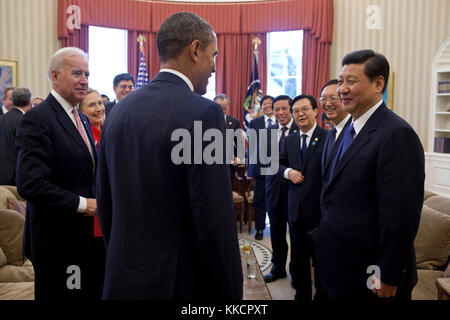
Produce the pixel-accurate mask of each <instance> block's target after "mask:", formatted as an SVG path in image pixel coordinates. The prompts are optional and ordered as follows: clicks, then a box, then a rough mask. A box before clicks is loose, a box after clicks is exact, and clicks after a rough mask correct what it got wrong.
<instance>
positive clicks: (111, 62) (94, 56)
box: [89, 26, 128, 101]
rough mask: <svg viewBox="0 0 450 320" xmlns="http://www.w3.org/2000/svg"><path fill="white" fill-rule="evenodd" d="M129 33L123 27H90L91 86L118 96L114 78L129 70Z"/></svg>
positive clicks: (112, 98) (113, 97) (102, 92)
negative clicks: (115, 90)
mask: <svg viewBox="0 0 450 320" xmlns="http://www.w3.org/2000/svg"><path fill="white" fill-rule="evenodd" d="M127 54H128V33H127V31H126V30H122V29H112V28H101V27H93V26H90V27H89V72H90V76H89V87H90V88H92V89H95V90H97V91H98V92H99V93H100V94H106V95H107V96H108V97H109V99H110V100H111V101H112V100H114V99H115V98H116V95H115V93H114V90H113V80H114V77H115V76H116V75H118V74H119V73H125V72H128V58H127Z"/></svg>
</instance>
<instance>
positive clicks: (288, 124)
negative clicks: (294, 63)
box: [264, 95, 298, 282]
mask: <svg viewBox="0 0 450 320" xmlns="http://www.w3.org/2000/svg"><path fill="white" fill-rule="evenodd" d="M272 105H273V111H274V113H275V118H276V119H277V123H276V124H275V125H272V126H271V127H269V128H268V131H269V132H268V134H269V135H270V134H271V132H276V133H277V138H278V146H279V150H280V151H281V150H283V148H284V145H285V141H286V137H287V136H288V135H289V134H291V133H295V132H297V131H298V127H297V125H296V124H295V122H294V120H293V119H292V99H291V98H290V97H288V96H285V95H281V96H278V97H276V98H275V99H274V100H273V104H272ZM273 129H275V130H273ZM271 141H272V139H271V137H270V136H269V137H268V138H267V142H268V147H267V150H271V149H272V148H271V145H270V142H271ZM271 158H272V160H275V158H277V157H275V156H273V157H272V156H271ZM277 160H278V159H277ZM287 202H288V181H287V180H286V179H283V175H282V174H280V173H279V172H277V173H276V174H273V175H268V176H266V207H267V211H268V213H269V219H270V241H271V243H272V269H271V270H270V273H269V274H267V275H265V276H264V280H265V281H266V282H273V281H275V280H278V279H281V278H286V276H287V275H286V260H287V253H288V244H287V241H286V225H287V219H288V218H287V215H288V212H287V211H288V207H287Z"/></svg>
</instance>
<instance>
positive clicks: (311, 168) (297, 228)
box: [280, 126, 327, 300]
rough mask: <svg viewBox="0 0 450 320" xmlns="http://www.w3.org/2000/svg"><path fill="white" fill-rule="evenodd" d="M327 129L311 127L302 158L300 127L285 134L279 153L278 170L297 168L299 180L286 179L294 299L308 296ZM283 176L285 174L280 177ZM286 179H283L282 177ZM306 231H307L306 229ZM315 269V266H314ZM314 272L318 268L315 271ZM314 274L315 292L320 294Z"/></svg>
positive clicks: (281, 171) (282, 172)
mask: <svg viewBox="0 0 450 320" xmlns="http://www.w3.org/2000/svg"><path fill="white" fill-rule="evenodd" d="M326 133H327V131H326V130H325V129H323V128H321V127H319V126H316V128H315V129H314V131H313V134H312V137H310V141H309V145H308V148H307V152H306V158H305V159H304V161H302V159H301V147H300V146H301V137H300V136H301V131H297V133H295V134H291V135H290V136H288V137H287V138H286V144H285V148H284V149H283V151H282V153H281V155H280V174H284V171H285V170H286V169H287V168H292V169H294V170H297V171H300V172H301V173H302V175H303V176H304V180H303V182H302V183H299V184H294V183H292V182H291V181H289V197H288V220H289V231H290V235H291V263H290V268H289V269H290V273H291V276H292V284H293V286H294V288H295V289H296V291H297V293H296V299H303V300H311V297H312V288H311V271H310V270H311V264H310V258H312V259H313V262H314V263H315V260H316V259H315V243H314V241H315V239H313V235H314V232H313V230H314V229H315V228H317V226H318V225H319V221H320V216H321V213H320V189H321V187H322V170H321V162H320V160H321V157H322V149H323V145H324V141H325V136H326ZM283 179H284V178H283ZM284 180H286V179H284ZM308 232H309V233H308ZM315 271H317V268H315ZM315 274H316V275H317V272H315ZM315 278H316V282H315V284H316V293H318V294H322V290H321V287H320V283H319V281H317V276H316V277H315Z"/></svg>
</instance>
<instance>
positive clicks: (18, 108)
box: [13, 107, 25, 114]
mask: <svg viewBox="0 0 450 320" xmlns="http://www.w3.org/2000/svg"><path fill="white" fill-rule="evenodd" d="M13 108H14V109H17V110H20V112H22V113H23V114H25V111H23V110H22V109H21V108H17V107H13Z"/></svg>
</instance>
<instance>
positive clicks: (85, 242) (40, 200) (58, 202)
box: [16, 94, 101, 299]
mask: <svg viewBox="0 0 450 320" xmlns="http://www.w3.org/2000/svg"><path fill="white" fill-rule="evenodd" d="M79 115H80V118H81V120H82V123H83V126H84V129H85V131H86V133H87V136H88V140H89V143H90V144H91V147H92V148H93V150H94V159H93V158H92V156H91V154H90V152H89V149H88V148H87V146H86V144H85V143H84V141H83V139H82V137H81V135H80V133H79V132H78V130H77V128H76V126H75V125H74V123H73V122H72V120H71V119H70V117H69V116H68V114H67V113H66V111H65V110H64V109H63V107H62V106H61V105H60V103H59V102H58V101H57V100H56V99H55V98H54V97H53V95H52V94H50V95H49V96H48V97H47V99H45V100H44V101H43V102H42V103H40V104H39V105H38V106H36V107H34V108H32V109H31V110H30V111H28V112H27V113H26V114H25V115H24V116H23V118H22V121H21V122H20V124H19V127H18V128H17V137H16V146H17V149H18V161H17V170H16V182H17V189H18V192H19V194H20V195H21V196H22V197H24V198H25V199H26V200H27V214H26V218H25V231H24V241H23V246H24V254H25V255H26V256H27V257H28V258H29V259H30V260H31V262H32V263H33V267H34V269H35V275H36V283H35V284H36V292H35V295H36V298H37V299H55V298H56V299H61V298H66V297H80V298H98V299H99V298H100V295H96V294H97V292H98V291H101V288H100V289H98V288H95V285H94V283H95V281H94V280H93V279H95V274H92V273H91V271H92V270H93V268H92V265H91V264H92V263H93V262H92V261H93V260H92V259H91V258H92V256H93V255H94V254H95V252H94V251H95V249H94V229H93V222H94V218H93V217H87V216H83V214H82V213H77V209H78V205H79V201H80V200H79V199H80V198H79V197H80V196H82V197H85V198H94V197H95V194H94V190H93V184H94V178H95V164H96V160H97V158H96V153H95V150H96V149H95V143H94V139H93V137H92V134H91V131H90V126H89V122H88V120H87V118H86V117H85V116H84V115H83V114H82V113H80V112H79ZM70 266H77V267H79V270H80V275H81V289H72V290H71V289H70V288H68V286H67V283H68V282H71V281H70V280H69V281H68V278H69V277H70V276H71V275H72V274H74V271H70V270H72V269H70V270H69V269H68V268H69V267H70ZM97 280H98V279H97ZM100 281H101V279H100ZM74 282H76V281H75V280H74Z"/></svg>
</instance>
